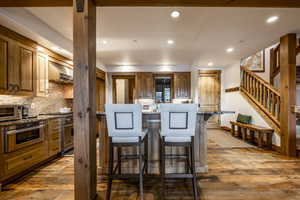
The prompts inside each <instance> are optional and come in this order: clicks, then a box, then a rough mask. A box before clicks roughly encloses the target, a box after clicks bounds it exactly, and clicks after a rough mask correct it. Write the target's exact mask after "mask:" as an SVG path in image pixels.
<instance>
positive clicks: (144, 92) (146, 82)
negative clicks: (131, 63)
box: [135, 72, 153, 99]
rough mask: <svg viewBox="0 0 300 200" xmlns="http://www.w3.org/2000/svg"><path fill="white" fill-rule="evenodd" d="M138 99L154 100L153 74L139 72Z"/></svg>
mask: <svg viewBox="0 0 300 200" xmlns="http://www.w3.org/2000/svg"><path fill="white" fill-rule="evenodd" d="M135 87H136V95H135V96H136V99H152V98H153V74H152V73H151V72H137V73H136V74H135Z"/></svg>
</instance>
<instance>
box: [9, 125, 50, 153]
mask: <svg viewBox="0 0 300 200" xmlns="http://www.w3.org/2000/svg"><path fill="white" fill-rule="evenodd" d="M44 133H45V124H40V125H38V126H34V127H30V128H24V129H17V130H7V131H5V153H10V152H13V151H16V150H18V149H21V148H24V147H27V146H30V145H33V144H36V143H39V142H43V141H44Z"/></svg>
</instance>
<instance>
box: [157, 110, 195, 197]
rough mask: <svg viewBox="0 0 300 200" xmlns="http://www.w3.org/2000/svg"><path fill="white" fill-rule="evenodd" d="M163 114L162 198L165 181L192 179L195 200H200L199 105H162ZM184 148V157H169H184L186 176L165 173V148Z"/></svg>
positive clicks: (161, 154) (161, 133)
mask: <svg viewBox="0 0 300 200" xmlns="http://www.w3.org/2000/svg"><path fill="white" fill-rule="evenodd" d="M160 112H161V131H160V135H161V152H160V160H161V165H160V166H161V167H160V169H161V170H160V171H161V182H162V198H164V193H165V179H168V178H183V179H186V178H191V179H192V181H193V191H194V199H198V189H197V176H196V173H195V157H194V156H195V154H194V136H195V132H196V120H197V105H196V104H162V105H160ZM166 146H183V147H185V149H186V152H185V154H184V155H168V157H182V156H184V157H185V159H186V172H185V174H166V173H165V159H166V155H165V147H166Z"/></svg>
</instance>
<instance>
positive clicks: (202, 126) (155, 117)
mask: <svg viewBox="0 0 300 200" xmlns="http://www.w3.org/2000/svg"><path fill="white" fill-rule="evenodd" d="M233 113H234V112H231V111H221V112H198V113H197V126H196V134H195V152H194V153H195V157H196V158H195V162H196V172H197V173H204V172H207V171H208V166H207V142H208V141H207V128H206V127H207V121H208V120H209V119H210V117H212V116H213V115H220V114H233ZM97 118H98V120H99V121H103V120H105V113H103V112H98V113H97ZM143 128H147V129H148V160H149V163H148V169H149V173H150V174H159V148H160V145H159V129H160V113H159V112H148V111H147V112H143ZM99 138H100V139H99V173H100V174H107V172H108V171H107V169H108V139H109V138H108V134H107V133H106V132H100V133H99ZM135 152H136V148H126V149H125V148H124V149H122V154H135ZM169 152H172V153H176V154H184V153H185V149H184V148H180V147H170V148H169V149H167V150H166V154H169ZM115 158H116V156H115ZM173 162H176V161H174V160H170V161H167V165H166V166H167V172H171V173H176V172H182V170H183V169H184V166H185V165H184V164H185V163H184V162H180V163H176V165H172V164H173ZM137 166H138V165H137V162H128V163H124V164H122V169H124V170H125V171H126V172H128V173H133V172H135V171H136V169H137Z"/></svg>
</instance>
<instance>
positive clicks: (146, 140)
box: [144, 135, 148, 174]
mask: <svg viewBox="0 0 300 200" xmlns="http://www.w3.org/2000/svg"><path fill="white" fill-rule="evenodd" d="M144 152H145V155H144V160H145V173H146V174H148V135H147V136H146V138H145V151H144Z"/></svg>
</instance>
